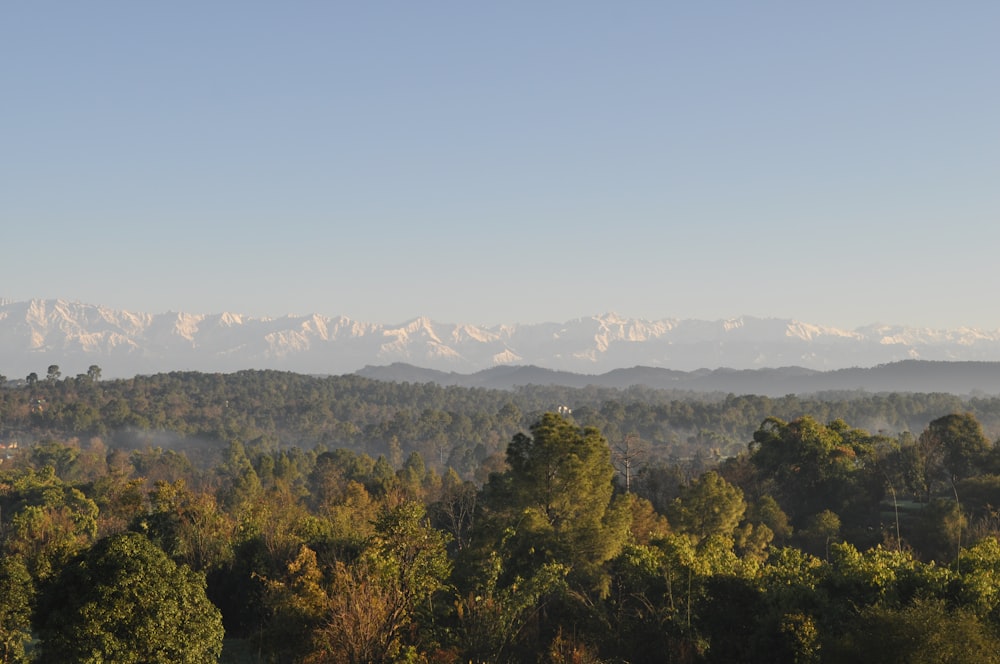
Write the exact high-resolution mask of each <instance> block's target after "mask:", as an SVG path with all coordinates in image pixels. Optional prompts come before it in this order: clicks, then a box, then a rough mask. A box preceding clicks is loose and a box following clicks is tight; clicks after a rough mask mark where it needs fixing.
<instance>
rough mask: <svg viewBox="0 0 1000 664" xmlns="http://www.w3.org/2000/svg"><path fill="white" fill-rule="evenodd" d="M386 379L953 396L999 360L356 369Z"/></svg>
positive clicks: (990, 377) (990, 375)
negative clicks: (833, 366) (590, 370)
mask: <svg viewBox="0 0 1000 664" xmlns="http://www.w3.org/2000/svg"><path fill="white" fill-rule="evenodd" d="M357 373H358V374H359V375H361V376H364V377H365V378H372V379H375V380H382V381H389V382H397V383H402V382H408V383H436V384H438V385H446V386H447V385H455V386H459V387H482V388H492V389H511V388H515V387H521V386H525V385H546V386H547V385H560V386H563V387H574V388H580V387H587V386H595V387H610V388H618V389H626V388H629V387H635V386H644V387H650V388H654V389H664V390H678V391H686V392H719V393H725V394H729V393H732V394H759V395H764V396H772V397H779V396H785V395H788V394H816V393H821V392H845V391H857V390H863V391H866V392H944V393H950V394H957V395H975V394H983V395H987V394H989V395H995V394H1000V362H932V361H923V360H904V361H901V362H893V363H890V364H883V365H879V366H877V367H872V368H851V369H838V370H835V371H817V370H814V369H805V368H802V367H783V368H778V369H743V370H735V369H713V370H706V369H703V370H698V371H687V372H686V371H673V370H670V369H658V368H655V367H633V368H631V369H615V370H613V371H609V372H607V373H603V374H576V373H570V372H566V371H553V370H551V369H543V368H540V367H533V366H518V367H496V368H493V369H485V370H483V371H477V372H475V373H472V374H458V373H454V372H452V373H445V372H442V371H435V370H433V369H420V368H418V367H414V366H412V365H409V364H402V363H396V364H392V365H389V366H380V367H375V366H369V367H365V368H364V369H362V370H360V371H358V372H357Z"/></svg>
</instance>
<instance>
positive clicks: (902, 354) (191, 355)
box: [0, 299, 1000, 377]
mask: <svg viewBox="0 0 1000 664" xmlns="http://www.w3.org/2000/svg"><path fill="white" fill-rule="evenodd" d="M907 359H916V360H935V361H997V360H1000V330H980V329H975V328H958V329H953V330H931V329H927V328H909V327H903V326H898V325H878V324H876V325H869V326H865V327H861V328H857V329H855V330H843V329H839V328H834V327H828V326H821V325H814V324H810V323H806V322H802V321H797V320H794V319H779V318H757V317H753V316H738V317H735V318H729V319H723V320H717V321H705V320H697V319H675V318H664V319H661V320H655V321H650V320H643V319H636V318H627V317H623V316H619V315H618V314H615V313H606V314H600V315H594V316H589V317H581V318H577V319H573V320H570V321H564V322H561V323H558V322H545V323H532V324H509V323H508V324H500V325H495V326H482V325H473V324H469V323H438V322H434V321H432V320H430V319H429V318H427V317H418V318H414V319H412V320H409V321H406V322H403V323H400V324H395V325H388V324H382V323H371V322H364V321H357V320H354V319H351V318H348V317H346V316H322V315H319V314H315V313H312V314H306V315H291V314H289V315H285V316H281V317H277V318H271V317H262V318H254V317H251V316H246V315H243V314H239V313H235V312H222V313H216V314H196V313H186V312H176V311H168V312H164V313H159V314H151V313H146V312H132V311H124V310H117V309H113V308H110V307H104V306H100V305H93V304H86V303H81V302H76V301H70V300H63V299H49V300H45V299H33V300H23V301H12V300H9V299H0V373H3V374H5V375H7V376H8V377H20V376H24V375H26V374H27V373H30V372H36V373H43V372H44V371H45V369H46V367H47V366H49V365H52V364H56V365H59V366H60V368H61V370H62V371H63V373H64V374H65V375H72V374H74V373H77V372H80V373H82V372H84V371H86V370H87V368H88V367H89V366H90V365H92V364H96V365H98V366H100V367H101V368H102V372H103V375H105V376H107V377H127V376H132V375H136V374H141V373H157V372H162V371H174V370H197V371H211V372H226V371H236V370H240V369H280V370H288V371H296V372H302V373H323V374H343V373H352V372H355V371H358V370H360V369H363V368H364V367H366V366H369V365H391V364H393V363H398V362H401V363H407V364H411V365H414V366H420V367H424V368H427V369H434V370H439V371H444V372H461V373H474V372H477V371H481V370H484V369H488V368H491V367H496V366H503V365H518V366H536V367H540V368H544V369H550V370H554V371H566V372H575V373H584V374H600V373H605V372H609V371H612V370H615V369H623V368H630V367H636V366H646V367H652V368H660V369H672V370H676V371H694V370H696V369H720V368H729V369H733V370H746V369H761V368H768V367H790V366H800V367H803V368H806V369H811V370H821V371H834V370H840V369H846V368H850V367H873V366H877V365H881V364H886V363H891V362H898V361H901V360H907Z"/></svg>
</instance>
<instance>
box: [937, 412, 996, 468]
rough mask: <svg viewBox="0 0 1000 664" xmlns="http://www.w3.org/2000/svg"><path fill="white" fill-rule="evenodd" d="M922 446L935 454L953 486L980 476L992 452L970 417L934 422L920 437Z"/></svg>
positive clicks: (940, 418) (959, 415) (948, 417)
mask: <svg viewBox="0 0 1000 664" xmlns="http://www.w3.org/2000/svg"><path fill="white" fill-rule="evenodd" d="M920 445H921V447H922V448H924V449H927V450H933V451H934V453H935V457H936V458H937V459H939V460H940V464H941V472H943V473H944V474H945V475H946V476H947V479H948V480H949V481H950V482H951V484H954V483H955V482H958V481H960V480H963V479H965V478H966V477H969V476H971V475H974V474H976V473H978V472H979V471H980V470H981V468H982V464H983V461H984V460H985V459H986V455H987V453H988V452H989V449H990V445H989V443H988V441H987V440H986V436H984V435H983V428H982V426H981V425H980V424H979V422H978V420H976V418H975V416H973V415H972V414H971V413H964V414H956V413H953V414H951V415H945V416H944V417H939V418H937V419H936V420H933V421H932V422H931V423H930V424H928V425H927V428H926V429H925V430H924V432H923V433H922V434H920ZM932 472H933V471H932Z"/></svg>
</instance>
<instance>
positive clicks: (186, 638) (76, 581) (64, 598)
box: [35, 533, 223, 664]
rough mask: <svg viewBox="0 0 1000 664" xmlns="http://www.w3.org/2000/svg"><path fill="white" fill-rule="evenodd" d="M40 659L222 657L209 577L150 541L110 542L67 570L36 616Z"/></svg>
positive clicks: (187, 663)
mask: <svg viewBox="0 0 1000 664" xmlns="http://www.w3.org/2000/svg"><path fill="white" fill-rule="evenodd" d="M35 627H36V631H37V634H38V636H39V639H40V642H39V644H38V648H37V653H38V659H39V661H45V662H115V663H116V664H132V663H135V664H139V663H143V664H147V663H156V664H160V663H162V664H172V663H178V662H180V663H184V664H201V663H205V664H207V663H208V662H217V661H218V659H219V656H220V655H221V652H222V637H223V629H222V616H221V614H220V613H219V610H218V609H217V608H216V607H215V606H214V605H213V604H212V603H211V602H210V601H209V600H208V597H207V596H206V595H205V578H204V576H203V575H201V574H199V573H196V572H192V571H191V570H190V569H189V568H188V567H187V566H186V565H176V564H175V563H174V562H173V561H171V560H170V558H168V557H167V555H166V554H165V553H164V552H163V551H161V550H160V549H158V548H157V547H156V546H155V545H154V544H153V543H152V542H150V541H149V540H148V539H147V538H146V537H145V536H144V535H141V534H138V533H123V534H120V535H114V536H112V537H108V538H105V539H103V540H101V541H100V542H98V543H97V544H96V545H95V546H94V547H93V548H92V549H91V550H90V551H88V552H87V553H86V554H84V555H83V556H81V557H80V558H78V559H77V560H76V561H75V562H73V563H71V564H70V565H67V566H66V567H65V568H64V569H63V570H62V571H61V573H60V574H59V575H58V577H56V578H55V579H54V582H53V583H51V584H50V585H49V586H48V588H47V590H46V591H45V594H44V596H43V598H42V600H41V601H40V603H39V608H38V611H37V613H36V624H35Z"/></svg>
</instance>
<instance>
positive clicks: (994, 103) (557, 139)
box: [0, 0, 1000, 328]
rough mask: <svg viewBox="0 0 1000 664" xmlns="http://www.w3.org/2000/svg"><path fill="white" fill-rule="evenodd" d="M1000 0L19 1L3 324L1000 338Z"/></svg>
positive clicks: (13, 21) (4, 70) (0, 273)
mask: <svg viewBox="0 0 1000 664" xmlns="http://www.w3.org/2000/svg"><path fill="white" fill-rule="evenodd" d="M998 34H1000V3H998V2H995V0H989V1H984V2H955V3H946V2H921V1H918V0H907V1H905V2H903V1H901V2H889V1H885V2H860V1H858V2H854V1H848V2H825V3H817V2H793V1H788V2H766V1H761V2H693V1H684V2H668V1H666V0H658V1H656V2H582V1H580V0H574V1H572V2H555V1H554V2H508V1H505V2H436V1H433V0H429V1H427V2H410V1H406V2H348V1H345V2H336V1H328V2H327V1H324V2H251V1H247V0H241V1H239V2H221V1H220V2H133V1H121V2H102V1H99V0H95V1H89V2H78V1H76V0H73V1H66V2H45V1H44V0H39V1H37V2H35V1H32V2H6V3H3V5H2V7H0V120H2V124H0V127H2V128H0V238H2V245H0V246H2V248H3V252H2V257H0V296H3V297H7V298H13V299H17V300H21V299H28V298H33V297H43V298H55V297H61V298H67V299H73V300H81V301H84V302H89V303H93V304H105V305H109V306H113V307H116V308H123V309H132V310H140V311H148V312H154V313H157V312H163V311H168V310H173V311H176V310H182V311H190V312H195V313H218V312H222V311H235V312H240V313H245V314H250V315H254V316H263V315H270V316H279V315H283V314H286V313H297V314H304V313H313V312H315V313H320V314H324V315H339V314H344V315H347V316H350V317H352V318H356V319H360V320H365V321H372V322H383V323H398V322H402V321H405V320H407V319H410V318H413V317H415V316H418V315H426V316H429V317H430V318H432V319H434V320H437V321H440V322H469V323H485V324H495V323H500V322H506V323H515V322H521V323H529V322H539V321H565V320H569V319H572V318H577V317H581V316H589V315H592V314H597V313H603V312H609V311H615V312H618V313H619V314H621V315H624V316H633V317H641V318H647V319H661V318H703V319H710V320H715V319H719V318H729V317H733V316H739V315H743V314H747V315H755V316H766V317H770V316H774V317H790V318H797V319H799V320H803V321H806V322H813V323H820V324H828V325H837V326H842V327H856V326H860V325H864V324H867V323H874V322H883V323H900V324H909V325H921V326H930V327H958V326H978V327H988V328H1000V307H998V306H997V302H998V288H1000V38H998Z"/></svg>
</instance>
